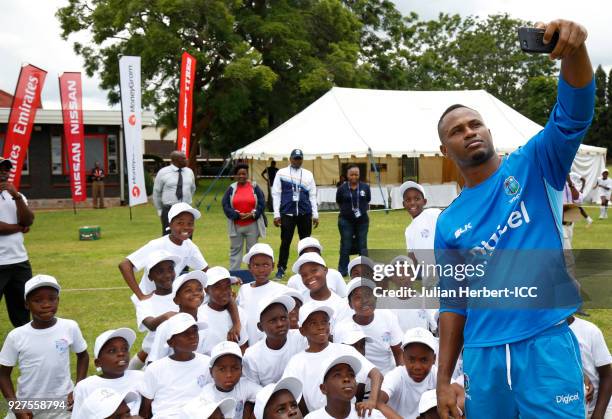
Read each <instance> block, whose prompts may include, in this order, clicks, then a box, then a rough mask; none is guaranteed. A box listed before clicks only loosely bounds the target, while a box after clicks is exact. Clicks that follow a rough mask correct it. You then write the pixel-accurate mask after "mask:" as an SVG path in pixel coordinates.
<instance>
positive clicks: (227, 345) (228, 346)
mask: <svg viewBox="0 0 612 419" xmlns="http://www.w3.org/2000/svg"><path fill="white" fill-rule="evenodd" d="M223 355H235V356H237V357H238V358H240V359H242V351H241V350H240V346H238V344H237V343H236V342H230V341H229V340H226V341H223V342H219V343H217V344H216V345H215V346H213V348H212V349H211V350H210V361H209V362H208V366H209V367H210V368H212V367H213V365H215V361H216V360H217V359H218V358H220V357H222V356H223Z"/></svg>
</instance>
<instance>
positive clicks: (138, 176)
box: [119, 56, 147, 207]
mask: <svg viewBox="0 0 612 419" xmlns="http://www.w3.org/2000/svg"><path fill="white" fill-rule="evenodd" d="M119 78H120V83H121V111H122V114H123V133H124V138H125V158H126V161H127V175H128V195H129V204H130V206H131V207H133V206H135V205H139V204H145V203H146V202H147V192H146V189H145V182H144V167H143V161H142V109H141V92H140V57H131V56H123V57H121V58H120V59H119Z"/></svg>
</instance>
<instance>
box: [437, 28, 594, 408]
mask: <svg viewBox="0 0 612 419" xmlns="http://www.w3.org/2000/svg"><path fill="white" fill-rule="evenodd" d="M536 26H537V27H539V28H541V29H544V30H545V32H544V35H543V42H544V43H545V44H548V43H550V42H551V40H552V38H553V35H554V34H555V33H557V34H558V42H557V43H556V46H555V47H554V50H553V51H552V53H551V54H550V57H551V58H553V59H561V66H560V67H561V71H560V76H559V81H558V93H557V101H556V104H555V106H554V107H553V109H552V112H551V115H550V119H549V120H548V122H547V124H546V126H545V128H544V129H543V130H542V131H540V132H538V133H537V134H536V135H534V136H533V137H532V138H531V139H530V140H529V141H528V142H527V143H526V144H525V145H524V146H522V147H520V148H519V149H518V150H516V151H514V152H513V153H511V154H510V155H508V156H505V157H503V158H502V157H500V156H499V155H498V154H497V152H496V150H495V146H494V145H493V139H492V134H491V131H490V130H489V129H488V128H487V126H486V125H485V122H484V118H483V117H482V116H481V114H480V113H479V112H477V111H476V110H474V109H471V108H469V107H467V106H465V105H460V104H457V105H453V106H451V107H449V108H447V109H446V110H445V111H444V112H443V113H442V114H441V117H440V119H439V122H438V127H437V128H438V135H439V137H440V141H441V146H440V150H441V152H442V153H443V154H444V155H445V156H446V157H448V158H450V159H451V160H453V161H454V162H455V164H456V165H457V168H458V170H459V172H460V173H461V175H462V176H463V178H464V180H465V187H464V188H463V190H462V191H461V194H460V195H459V196H458V197H457V198H456V199H455V200H454V201H453V202H452V203H451V205H450V206H449V207H448V208H446V209H445V210H444V211H443V212H442V213H441V214H440V216H439V217H438V222H437V224H436V235H435V250H436V263H437V264H438V265H441V266H444V264H445V263H450V264H451V265H452V266H455V267H458V266H460V265H461V264H463V266H464V267H466V266H467V265H466V264H470V265H472V267H473V266H474V265H473V264H474V263H477V264H480V265H483V264H487V265H486V270H485V275H484V277H483V276H482V275H476V276H474V275H471V278H470V277H463V278H462V280H459V279H458V278H457V275H456V274H457V272H458V271H457V270H453V272H454V275H453V272H449V273H442V274H441V276H440V284H441V290H440V291H441V292H445V293H447V296H446V297H444V296H443V298H441V299H440V300H441V301H440V306H441V308H440V318H439V320H440V352H439V357H438V380H437V394H438V411H439V412H440V417H441V418H442V419H447V418H448V417H449V416H453V417H458V416H461V415H460V413H459V410H458V408H457V398H456V395H455V394H453V392H452V389H451V387H450V380H451V376H452V373H453V370H454V368H455V363H456V361H457V358H458V356H459V354H460V353H461V350H462V348H463V367H464V372H465V374H464V376H465V389H466V415H467V417H470V418H472V417H473V418H485V417H486V418H493V417H494V418H498V419H504V418H508V419H510V418H517V417H524V418H526V417H529V418H553V417H554V418H584V417H585V395H584V383H583V374H582V366H581V363H580V351H579V345H578V341H577V340H576V337H575V336H574V334H573V333H572V332H571V330H570V329H569V326H568V324H567V321H566V318H567V317H568V316H569V315H571V314H572V313H574V312H575V311H576V310H577V308H578V306H579V304H580V302H579V298H578V295H577V290H576V288H575V287H573V286H572V284H573V283H572V280H571V278H570V276H569V275H568V273H567V272H566V270H565V263H564V260H563V252H562V244H563V238H562V234H561V228H560V224H561V223H560V221H561V216H562V205H561V203H562V200H563V189H564V186H565V182H566V178H567V174H568V173H569V171H570V168H571V165H572V162H573V160H574V157H575V155H576V152H577V151H578V147H579V146H580V143H581V141H582V139H583V138H584V136H585V134H586V132H587V130H588V127H589V125H590V123H591V120H592V117H593V110H594V101H595V83H594V80H593V68H592V67H591V62H590V60H589V56H588V53H587V49H586V45H585V40H586V37H587V32H586V29H585V28H584V27H582V26H581V25H579V24H577V23H575V22H571V21H567V20H561V19H559V20H554V21H552V22H549V23H548V24H544V23H538V24H537V25H536ZM483 111H486V109H483ZM521 258H523V260H520V259H521ZM505 261H510V262H511V266H508V265H506V266H504V265H503V263H504V262H505ZM521 262H522V263H521ZM506 263H507V262H506ZM497 267H501V268H502V269H496V268H497ZM484 284H486V287H487V289H488V290H495V291H498V290H502V289H504V287H507V288H506V289H508V288H510V289H514V287H533V288H535V289H536V290H537V292H536V296H535V297H534V296H533V294H532V295H531V296H530V298H525V297H521V296H520V295H519V296H517V295H515V296H514V297H512V296H511V295H510V296H508V297H507V298H506V297H502V298H496V299H495V298H494V299H487V298H475V297H474V296H472V295H469V294H471V293H472V292H473V291H476V292H478V291H481V290H482V289H483V288H482V285H484ZM466 287H467V289H468V292H469V294H468V295H466V294H465V293H464V294H463V297H460V296H458V295H455V296H453V294H451V293H448V292H449V291H457V290H458V289H461V288H463V290H464V291H465V290H466ZM453 297H457V298H453Z"/></svg>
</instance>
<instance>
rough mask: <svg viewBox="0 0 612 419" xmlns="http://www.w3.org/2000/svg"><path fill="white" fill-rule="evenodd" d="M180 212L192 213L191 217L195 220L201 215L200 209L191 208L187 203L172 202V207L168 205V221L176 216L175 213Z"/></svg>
mask: <svg viewBox="0 0 612 419" xmlns="http://www.w3.org/2000/svg"><path fill="white" fill-rule="evenodd" d="M181 212H188V213H189V214H191V215H193V218H194V219H195V220H197V219H198V218H200V217H201V216H202V214H201V213H200V211H198V210H197V209H195V208H193V207H192V206H191V205H189V204H188V203H186V202H179V203H178V204H174V205H172V207H170V211H168V221H169V222H172V219H173V218H174V217H176V216H177V215H179V214H180V213H181Z"/></svg>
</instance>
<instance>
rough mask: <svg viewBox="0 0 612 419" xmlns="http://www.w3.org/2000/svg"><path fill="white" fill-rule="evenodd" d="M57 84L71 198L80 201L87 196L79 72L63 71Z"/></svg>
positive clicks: (81, 91)
mask: <svg viewBox="0 0 612 419" xmlns="http://www.w3.org/2000/svg"><path fill="white" fill-rule="evenodd" d="M59 84H60V96H61V99H62V116H63V119H64V144H65V147H66V150H67V151H68V167H69V168H70V189H71V191H72V200H73V201H74V202H82V201H85V199H86V198H87V182H86V177H85V133H84V131H83V89H82V84H81V73H63V74H62V75H60V76H59Z"/></svg>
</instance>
